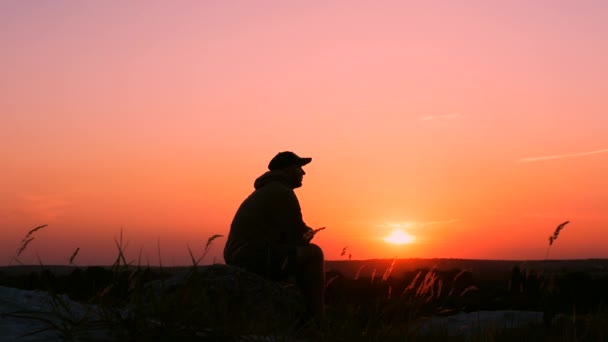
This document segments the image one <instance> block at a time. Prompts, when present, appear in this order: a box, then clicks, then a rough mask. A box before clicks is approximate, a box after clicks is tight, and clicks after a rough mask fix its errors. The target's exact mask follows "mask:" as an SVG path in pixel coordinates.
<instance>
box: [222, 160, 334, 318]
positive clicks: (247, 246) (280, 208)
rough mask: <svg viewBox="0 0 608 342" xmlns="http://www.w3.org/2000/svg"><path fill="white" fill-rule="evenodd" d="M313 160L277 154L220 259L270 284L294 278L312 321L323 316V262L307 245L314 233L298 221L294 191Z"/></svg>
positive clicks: (236, 219)
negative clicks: (268, 281)
mask: <svg viewBox="0 0 608 342" xmlns="http://www.w3.org/2000/svg"><path fill="white" fill-rule="evenodd" d="M311 160H312V158H300V157H299V156H298V155H296V154H295V153H293V152H289V151H286V152H280V153H278V154H277V155H276V156H275V157H274V158H272V160H271V161H270V163H269V164H268V169H269V171H267V172H266V173H264V174H263V175H261V176H260V177H258V178H257V179H256V180H255V182H254V188H255V190H254V191H253V193H251V194H250V195H249V197H247V199H245V201H243V203H242V204H241V206H240V207H239V209H238V210H237V212H236V214H235V216H234V219H233V221H232V225H231V226H230V234H229V235H228V241H227V242H226V247H225V248H224V260H225V261H226V263H227V264H229V265H235V266H239V267H242V268H244V269H247V270H249V271H252V272H255V273H258V274H260V275H262V276H265V277H267V278H269V279H272V280H282V279H285V278H288V277H290V276H295V278H296V281H297V283H298V285H299V287H300V290H301V292H302V294H303V295H304V297H305V298H306V299H307V301H308V305H309V311H310V314H311V315H312V316H317V317H321V318H322V317H324V304H323V301H324V298H323V290H324V282H325V281H324V277H325V274H324V269H323V266H324V265H323V264H324V258H323V251H322V250H321V248H319V246H317V245H315V244H311V243H310V240H311V239H312V237H313V236H314V230H313V229H311V228H310V227H308V226H307V225H306V224H305V223H304V221H303V220H302V212H301V209H300V203H299V201H298V198H297V197H296V194H295V192H294V189H296V188H299V187H301V186H302V179H303V177H304V175H305V174H306V173H305V172H304V170H303V169H302V166H304V165H306V164H308V163H310V162H311Z"/></svg>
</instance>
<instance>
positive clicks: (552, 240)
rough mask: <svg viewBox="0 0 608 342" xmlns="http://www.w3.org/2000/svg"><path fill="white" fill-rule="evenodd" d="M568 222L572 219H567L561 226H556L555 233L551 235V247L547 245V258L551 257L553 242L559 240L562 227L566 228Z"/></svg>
mask: <svg viewBox="0 0 608 342" xmlns="http://www.w3.org/2000/svg"><path fill="white" fill-rule="evenodd" d="M568 223H570V221H565V222H563V223H561V224H560V225H559V226H557V228H555V231H554V232H553V235H550V236H549V247H547V254H546V255H545V259H548V258H549V250H550V249H551V246H552V245H553V242H555V240H557V237H558V236H559V233H560V232H561V231H562V229H564V226H566V225H567V224H568Z"/></svg>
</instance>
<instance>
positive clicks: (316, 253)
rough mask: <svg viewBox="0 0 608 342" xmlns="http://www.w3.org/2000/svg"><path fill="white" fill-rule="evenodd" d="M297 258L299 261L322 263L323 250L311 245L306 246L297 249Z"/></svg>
mask: <svg viewBox="0 0 608 342" xmlns="http://www.w3.org/2000/svg"><path fill="white" fill-rule="evenodd" d="M298 256H299V257H300V259H309V260H319V261H323V250H322V249H321V247H319V246H317V245H315V244H313V243H311V244H309V245H306V246H301V247H298Z"/></svg>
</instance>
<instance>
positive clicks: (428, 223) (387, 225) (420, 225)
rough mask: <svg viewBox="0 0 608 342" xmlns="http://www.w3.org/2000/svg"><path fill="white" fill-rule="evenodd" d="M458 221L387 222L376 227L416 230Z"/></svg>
mask: <svg viewBox="0 0 608 342" xmlns="http://www.w3.org/2000/svg"><path fill="white" fill-rule="evenodd" d="M458 221H460V219H449V220H442V221H426V222H397V223H395V222H387V223H383V224H377V225H376V227H378V228H392V229H416V228H423V227H428V226H435V225H443V224H450V223H454V222H458Z"/></svg>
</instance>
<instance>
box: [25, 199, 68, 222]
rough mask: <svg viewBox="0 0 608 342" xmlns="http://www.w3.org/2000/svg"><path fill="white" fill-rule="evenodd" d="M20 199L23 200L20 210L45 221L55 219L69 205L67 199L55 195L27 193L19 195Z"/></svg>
mask: <svg viewBox="0 0 608 342" xmlns="http://www.w3.org/2000/svg"><path fill="white" fill-rule="evenodd" d="M21 199H22V200H23V201H24V203H23V205H22V209H21V211H22V212H25V213H27V214H28V215H31V216H32V217H34V218H37V219H42V220H45V221H53V220H56V219H57V218H58V217H60V216H61V215H62V214H63V213H64V212H65V210H66V208H67V207H68V206H69V205H70V202H69V201H66V200H64V199H62V198H58V197H55V196H46V195H31V194H28V195H21Z"/></svg>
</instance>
